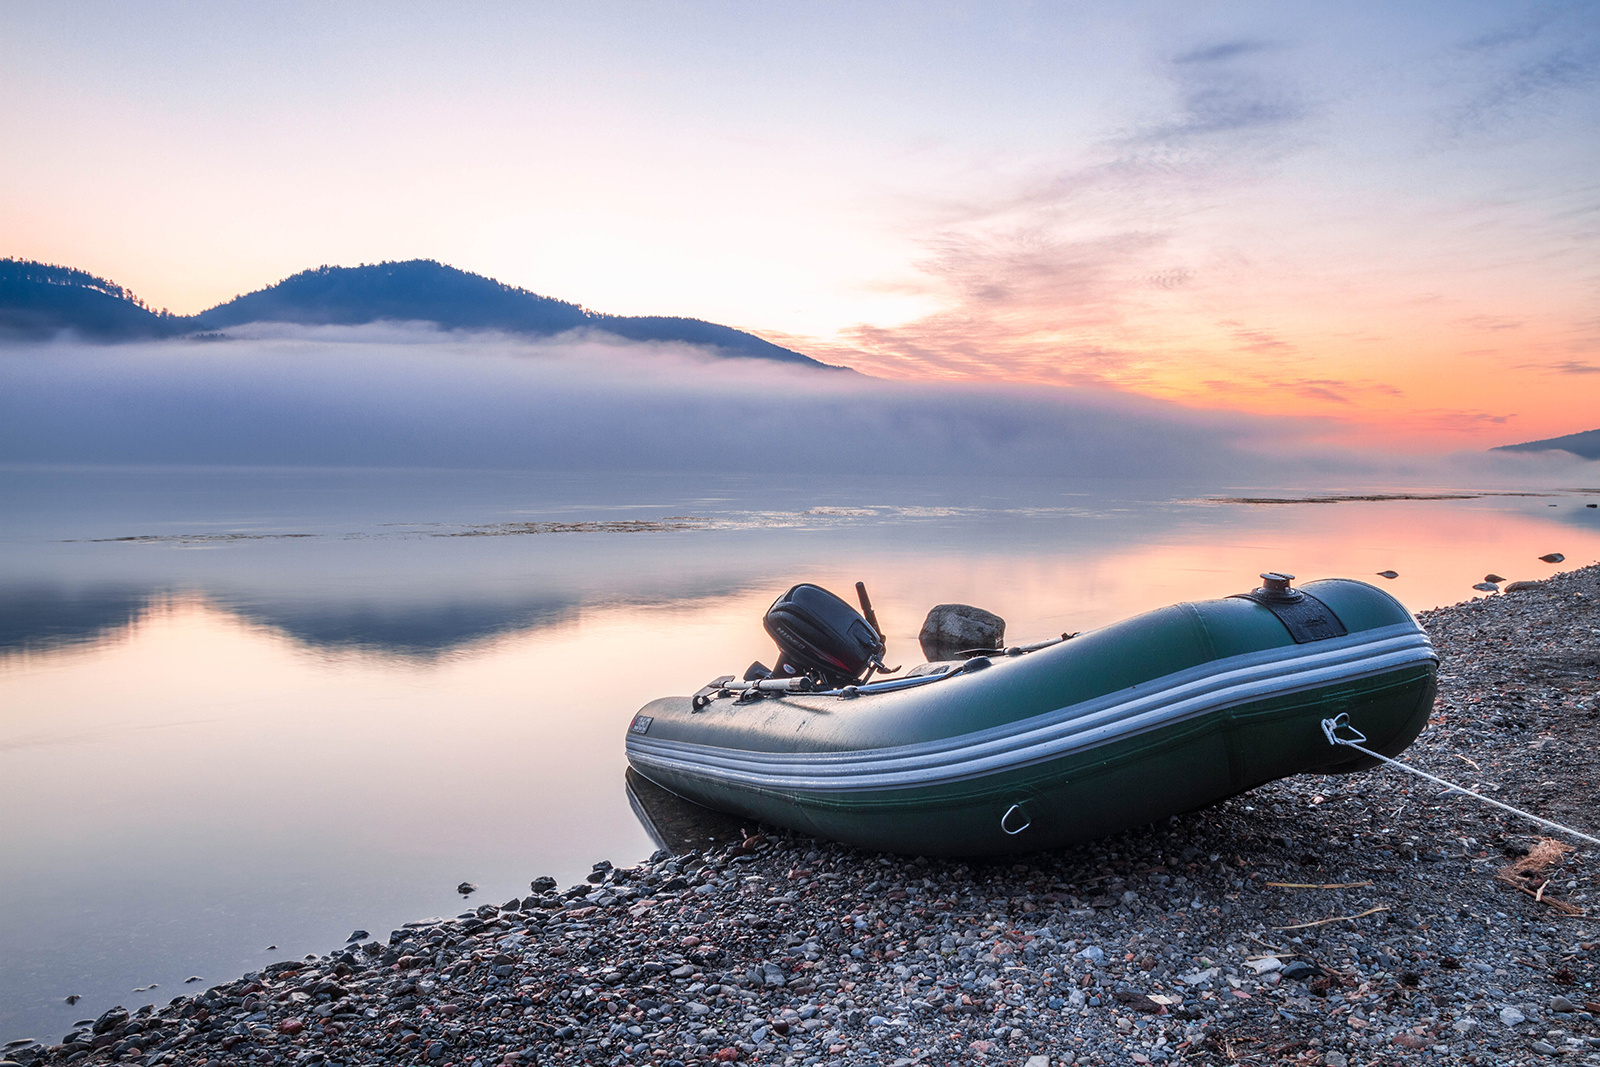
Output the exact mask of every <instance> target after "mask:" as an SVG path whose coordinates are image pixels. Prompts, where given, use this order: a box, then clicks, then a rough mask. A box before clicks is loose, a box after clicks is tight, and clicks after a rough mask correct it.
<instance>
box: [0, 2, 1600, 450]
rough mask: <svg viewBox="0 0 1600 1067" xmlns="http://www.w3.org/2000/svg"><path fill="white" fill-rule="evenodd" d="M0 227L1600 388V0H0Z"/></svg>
mask: <svg viewBox="0 0 1600 1067" xmlns="http://www.w3.org/2000/svg"><path fill="white" fill-rule="evenodd" d="M0 145H3V146H4V151H3V152H0V255H10V256H17V257H22V258H28V259H38V260H44V261H46V262H53V263H61V264H66V265H70V266H75V267H78V268H81V269H85V270H89V271H91V272H94V273H96V274H100V275H102V276H106V277H109V278H111V279H113V280H115V281H116V282H118V283H120V284H122V285H125V286H128V287H129V288H131V289H132V290H133V291H135V292H136V293H138V294H139V295H140V296H141V297H143V298H144V299H145V300H147V301H148V302H149V303H150V304H152V305H153V306H156V307H166V308H170V309H171V310H173V311H175V312H180V313H191V312H195V311H198V310H201V309H203V308H205V307H208V306H211V305H213V304H215V303H218V302H220V301H222V300H225V299H228V298H230V297H232V296H234V295H235V294H237V293H241V292H247V291H250V290H253V289H257V288H260V287H262V286H263V285H267V284H270V283H272V282H274V281H276V280H278V279H280V278H283V277H286V276H287V275H289V274H292V273H294V272H296V271H299V270H301V269H304V268H306V267H309V266H315V265H318V264H322V263H332V264H343V265H356V264H359V263H370V262H378V261H381V260H386V259H409V258H417V257H425V258H432V259H438V260H440V261H443V262H446V263H449V264H451V265H453V266H457V267H461V268H463V269H466V270H471V271H475V272H477V273H481V274H486V275H489V276H491V277H495V278H498V279H499V280H501V281H504V282H507V283H509V284H512V285H517V286H522V287H525V288H528V289H531V290H533V291H535V292H539V293H543V294H546V295H550V296H555V297H559V298H562V299H566V300H572V301H576V302H579V303H582V304H584V305H585V306H588V307H591V308H594V309H596V310H599V311H605V312H610V313H615V314H673V315H688V316H693V317H697V318H703V319H708V320H711V321H715V322H722V323H726V324H728V325H732V326H737V327H740V328H743V329H748V330H751V331H752V332H755V333H759V334H761V335H762V336H765V337H768V338H770V339H772V340H775V341H778V342H779V343H783V344H787V345H789V346H791V347H794V348H796V349H798V350H800V351H804V352H806V353H808V354H810V355H814V356H817V357H818V358H821V359H824V360H826V361H829V362H835V363H843V364H847V365H849V366H852V367H855V368H857V369H859V370H862V371H864V372H866V373H868V374H871V375H875V376H879V377H884V378H891V379H904V380H907V381H911V382H916V383H931V382H955V383H960V382H968V383H985V384H989V385H999V386H1006V387H1014V388H1017V389H1021V390H1027V389H1029V388H1034V387H1039V386H1050V387H1059V388H1062V389H1065V390H1068V391H1071V390H1074V389H1087V390H1091V391H1093V392H1094V393H1095V394H1096V395H1101V394H1104V393H1106V392H1115V393H1122V394H1132V396H1133V398H1135V399H1137V398H1148V399H1151V400H1155V401H1161V402H1167V403H1170V404H1175V405H1177V406H1180V407H1182V408H1186V409H1194V410H1196V411H1197V412H1200V413H1205V412H1232V413H1244V414H1246V415H1250V416H1260V417H1266V418H1279V417H1285V416H1288V417H1303V418H1305V419H1307V420H1308V422H1307V425H1308V426H1314V427H1316V432H1317V433H1318V434H1321V435H1323V436H1324V437H1325V438H1326V439H1328V440H1330V441H1334V442H1338V443H1342V444H1345V445H1360V446H1362V447H1381V448H1392V449H1398V450H1414V451H1415V450H1420V451H1429V450H1431V451H1448V450H1454V449H1476V448H1484V447H1489V446H1491V445H1496V444H1504V443H1510V442H1514V441H1523V440H1529V439H1534V438H1542V437H1548V436H1553V435H1558V434H1564V433H1571V432H1576V431H1580V430H1587V429H1593V428H1595V427H1596V426H1600V255H1597V252H1600V3H1593V2H1590V3H1553V4H1517V5H1507V4H1501V3H1473V2H1464V0H1451V2H1448V3H1444V2H1440V3H1409V4H1394V3H1383V4H1379V3H1348V4H1341V5H1321V6H1319V7H1317V8H1313V7H1312V6H1311V5H1291V4H1281V3H1278V4H1250V3H1218V4H1205V5H1198V4H1192V3H1075V4H1066V3H1061V4H1028V3H1014V4H1004V3H982V4H979V3H972V4H967V3H954V2H951V3H938V2H927V3H876V4H875V3H850V4H826V3H818V4H792V5H777V4H748V3H726V4H723V3H677V4H672V3H651V4H626V3H595V4H570V5H563V4H541V5H525V4H487V3H480V4H471V3H463V4H451V5H442V4H416V5H407V4H403V3H385V4H371V5H367V4H358V3H317V4H296V3H282V4H274V5H214V4H204V5H202V4H150V3H126V2H124V3H104V4H101V3H87V2H84V3H72V2H68V3H62V4H51V5H43V4H33V3H22V2H13V0H0Z"/></svg>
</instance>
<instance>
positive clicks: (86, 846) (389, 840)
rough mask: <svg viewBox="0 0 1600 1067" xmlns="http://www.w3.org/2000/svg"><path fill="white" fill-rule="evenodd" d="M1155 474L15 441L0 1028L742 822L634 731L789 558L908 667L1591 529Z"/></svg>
mask: <svg viewBox="0 0 1600 1067" xmlns="http://www.w3.org/2000/svg"><path fill="white" fill-rule="evenodd" d="M1145 489H1146V491H1147V492H1146V495H1145V496H1144V497H1143V498H1139V497H1136V496H1130V495H1129V494H1128V493H1127V492H1124V491H1122V490H1120V489H1115V490H1114V489H1109V488H1107V487H1106V486H1103V485H1102V486H1099V487H1095V486H1083V485H1076V486H1075V485H1071V484H1067V483H1040V482H1033V483H1026V484H1023V483H1016V484H1009V483H1003V482H997V481H995V480H993V479H982V480H979V479H968V480H964V481H962V480H939V481H937V482H931V483H919V484H912V483H906V484H890V483H880V484H876V485H858V486H855V487H853V488H850V489H848V490H846V489H841V488H839V487H836V486H835V487H830V486H816V485H811V486H807V485H804V484H792V485H786V486H781V487H771V486H765V485H753V484H751V483H748V482H746V483H738V482H731V481H726V480H724V481H720V482H712V481H707V480H704V479H701V480H694V479H680V480H676V481H673V480H663V479H661V478H644V479H639V480H636V481H632V482H629V481H627V480H626V479H617V480H612V481H610V482H607V483H604V484H600V483H595V482H593V481H583V480H572V479H559V478H547V479H538V478H529V477H524V476H516V475H505V476H494V475H491V474H487V473H483V472H479V473H477V474H472V475H458V474H453V473H438V472H431V473H430V472H411V473H409V474H408V473H403V472H349V471H345V472H339V471H334V472H328V471H316V472H294V471H284V470H278V471H264V472H253V473H252V472H218V471H202V472H187V473H186V472H181V471H178V472H172V471H168V472H161V471H142V472H110V471H89V472H78V473H73V472H62V471H46V472H34V473H27V472H24V473H20V474H19V473H16V472H11V473H10V474H8V473H7V472H5V471H0V500H4V503H5V507H6V518H7V523H6V526H5V528H4V529H3V530H0V811H4V812H5V813H6V816H7V817H6V818H5V819H4V820H0V855H4V856H6V859H7V862H6V863H5V864H0V1038H5V1039H9V1038H11V1037H14V1036H23V1035H24V1034H25V1033H26V1034H33V1035H35V1036H39V1037H43V1038H56V1037H59V1036H60V1035H61V1034H62V1033H65V1032H66V1031H67V1029H69V1027H70V1024H71V1023H72V1022H73V1020H75V1019H78V1018H81V1017H84V1016H94V1015H97V1014H99V1013H100V1012H101V1011H103V1010H105V1008H107V1007H109V1006H111V1005H113V1004H118V1003H120V1004H124V1005H125V1006H127V1007H129V1008H130V1009H132V1008H137V1007H138V1006H139V1005H140V1004H141V1003H144V1002H146V1001H153V1000H158V999H159V1000H162V1001H164V1000H166V999H168V998H170V997H171V996H172V995H173V991H174V990H181V989H182V988H184V981H183V980H184V978H185V977H186V976H188V975H200V976H202V977H203V978H205V979H206V981H207V983H208V984H209V983H212V982H215V981H219V980H222V979H226V978H231V977H236V976H237V975H239V974H242V973H244V972H245V971H248V970H252V969H254V968H256V967H259V966H261V965H262V964H264V963H266V962H269V961H270V960H273V959H281V958H285V957H288V956H294V955H299V954H303V953H305V952H308V951H318V952H321V951H326V950H328V949H329V948H331V947H333V946H335V945H337V944H339V943H341V941H342V939H343V938H344V937H345V936H346V935H347V934H348V932H349V931H350V930H351V929H352V928H356V927H363V928H366V929H369V930H372V931H374V932H375V933H379V934H380V936H381V931H383V930H386V929H389V928H390V927H394V926H398V925H399V924H400V923H402V922H406V921H409V920H412V919H417V918H420V917H422V916H425V915H429V914H451V913H454V912H456V911H459V910H460V908H461V900H460V897H459V896H458V895H457V894H456V893H455V892H454V887H455V886H456V885H457V884H458V883H460V882H462V881H470V882H474V883H477V884H478V885H480V886H482V887H483V888H482V890H481V891H480V895H478V896H475V897H474V898H473V900H474V902H475V903H476V902H482V901H484V900H487V901H489V902H491V903H498V902H499V901H503V900H506V899H507V898H509V897H511V896H512V895H525V894H526V892H527V891H528V883H529V880H530V879H532V878H533V877H535V876H539V875H545V874H549V875H553V876H555V877H557V878H558V879H560V880H561V881H562V882H563V883H564V884H572V883H574V882H577V881H580V880H582V878H583V877H584V876H585V875H586V874H587V873H589V870H590V867H591V865H592V864H593V863H594V862H595V861H597V860H600V859H609V860H611V861H612V862H614V863H617V864H619V865H627V864H631V863H634V862H637V861H638V860H639V859H642V858H643V857H644V856H646V855H648V854H649V853H650V852H651V851H652V850H653V849H655V848H658V847H667V848H671V849H674V850H677V849H683V850H689V849H692V848H695V847H700V846H703V843H704V840H703V839H707V838H711V837H716V838H717V839H718V840H722V839H723V838H724V836H728V837H731V836H732V835H733V834H736V833H738V832H739V831H740V830H741V829H743V828H744V827H742V826H739V825H733V823H734V822H737V820H732V821H729V820H726V819H725V817H722V816H718V815H716V814H715V813H706V812H704V811H702V810H699V809H694V808H692V806H691V807H685V805H684V803H683V802H681V801H677V799H676V798H672V797H670V796H663V795H660V793H659V791H657V792H656V793H651V792H650V787H649V784H648V783H640V782H637V781H634V782H631V783H630V782H629V781H628V780H627V778H626V777H625V771H626V761H625V758H624V755H623V743H622V742H623V735H624V731H625V729H626V727H627V723H628V721H629V719H630V717H631V716H632V715H633V713H634V712H635V711H637V710H638V708H639V707H641V706H642V705H643V704H644V703H646V702H647V701H649V700H651V699H653V698H655V697H658V696H663V695H668V694H672V693H689V692H692V691H693V690H694V689H696V688H698V687H699V686H700V685H701V684H703V683H704V682H706V681H707V680H709V679H710V678H713V677H715V676H717V675H719V674H727V673H737V672H739V671H742V670H743V668H744V667H745V665H746V664H748V663H750V662H751V660H754V659H766V660H767V661H768V662H769V663H770V662H771V659H770V657H771V655H772V651H773V650H772V645H771V642H770V641H769V640H768V638H767V636H766V634H765V633H764V632H763V630H762V628H761V621H760V620H761V614H762V612H763V611H764V609H765V608H766V607H767V605H768V604H769V603H770V602H771V601H772V599H773V597H775V596H776V595H777V594H778V593H780V592H782V591H783V590H784V589H785V588H786V587H787V586H789V585H790V584H792V583H794V582H796V581H802V580H805V581H814V582H818V583H820V584H822V585H824V586H828V587H831V588H834V589H836V590H838V591H840V592H845V593H848V591H849V588H850V585H851V583H853V582H855V581H856V580H858V579H859V580H864V581H865V582H866V583H867V585H868V586H869V588H870V589H871V592H872V597H873V601H874V604H875V605H876V607H877V612H878V616H879V618H880V619H881V620H882V621H883V623H884V625H885V627H886V630H887V634H888V639H889V654H890V658H891V661H892V662H905V663H915V662H917V661H918V660H919V658H920V657H919V656H918V652H917V631H918V629H919V628H920V625H921V623H922V619H923V617H924V615H925V613H926V612H927V610H928V608H929V607H930V606H932V605H933V604H935V603H949V602H962V603H971V604H977V605H980V606H982V607H985V608H988V609H991V610H993V611H996V612H998V613H999V614H1000V615H1002V616H1003V617H1004V618H1005V619H1006V621H1007V624H1008V626H1007V633H1008V636H1009V637H1010V639H1011V640H1014V641H1019V642H1020V641H1027V640H1030V639H1035V638H1040V637H1046V636H1049V635H1051V634H1052V633H1060V632H1062V631H1065V630H1085V629H1090V628H1093V627H1096V626H1100V625H1104V624H1106V623H1108V622H1111V621H1114V620H1116V619H1119V618H1123V617H1126V616H1128V615H1132V614H1135V613H1137V612H1139V611H1143V610H1147V609H1150V608H1154V607H1158V606H1161V605H1164V604H1170V603H1173V602H1176V601H1181V600H1188V599H1203V598H1209V597H1215V596H1224V595H1227V594H1229V593H1236V592H1242V591H1244V590H1247V589H1249V588H1251V587H1252V586H1253V585H1254V584H1256V577H1255V576H1256V574H1257V573H1258V572H1260V571H1263V570H1274V569H1276V570H1287V571H1290V572H1293V573H1296V574H1298V575H1300V578H1301V580H1302V581H1305V580H1310V579H1313V578H1316V577H1323V576H1329V575H1346V576H1351V577H1357V578H1361V577H1367V578H1368V580H1370V581H1373V582H1375V583H1379V584H1381V585H1382V586H1383V588H1384V589H1386V590H1388V591H1389V592H1391V593H1393V594H1395V595H1396V596H1397V597H1399V598H1400V599H1401V600H1402V601H1403V602H1404V603H1406V604H1407V605H1408V606H1409V607H1411V608H1413V609H1421V608H1425V607H1429V606H1431V605H1434V604H1440V603H1447V602H1451V601H1455V600H1459V599H1462V598H1463V597H1467V596H1471V595H1472V588H1471V586H1472V583H1473V582H1475V581H1478V580H1479V579H1480V578H1481V577H1482V575H1483V574H1484V573H1486V572H1487V571H1490V570H1494V571H1498V572H1499V573H1501V574H1504V575H1506V576H1507V577H1508V578H1512V579H1518V578H1539V577H1542V576H1544V575H1546V574H1549V573H1551V572H1552V571H1554V570H1556V569H1560V567H1572V566H1578V565H1582V564H1584V563H1587V562H1589V561H1590V560H1592V559H1593V558H1595V557H1596V556H1597V555H1600V512H1597V511H1596V510H1589V509H1586V508H1584V506H1583V505H1584V504H1585V503H1588V502H1591V501H1593V500H1594V499H1595V497H1594V496H1593V495H1592V494H1590V495H1585V494H1580V493H1576V492H1555V493H1553V494H1552V495H1550V496H1548V497H1540V498H1474V499H1468V500H1431V501H1429V500H1395V501H1374V502H1348V503H1341V504H1335V505H1297V504H1285V505H1272V506H1259V507H1258V506H1251V505H1219V504H1207V503H1203V502H1201V503H1196V502H1194V501H1193V499H1192V498H1194V497H1195V496H1197V495H1200V494H1199V493H1198V492H1197V491H1196V490H1194V489H1192V488H1186V489H1184V490H1183V491H1181V492H1180V491H1178V490H1177V489H1171V490H1168V491H1162V490H1159V488H1158V487H1156V488H1153V487H1148V486H1147V487H1145ZM1303 493H1304V491H1303V490H1299V491H1290V490H1285V491H1282V493H1281V495H1303ZM1217 495H1220V493H1218V494H1217ZM1235 495H1251V496H1259V495H1268V494H1266V493H1264V492H1252V493H1249V494H1235ZM1271 495H1280V494H1279V493H1273V494H1271ZM1551 504H1554V505H1556V506H1555V507H1551V506H1550V505H1551ZM686 517H688V518H686ZM462 532H467V533H470V534H471V536H456V534H459V533H462ZM1557 551H1559V552H1563V553H1565V555H1566V557H1567V562H1566V563H1564V564H1561V565H1560V567H1557V566H1552V565H1548V564H1544V563H1541V562H1539V561H1538V557H1539V556H1540V555H1542V554H1545V553H1549V552H1557ZM1390 569H1392V570H1394V571H1397V572H1398V573H1399V577H1398V578H1396V579H1394V580H1392V581H1388V580H1385V579H1382V578H1377V577H1373V575H1375V573H1376V572H1378V571H1383V570H1390ZM630 785H631V792H632V799H631V800H630V795H629V787H630ZM636 810H637V812H638V814H637V815H636ZM267 945H274V946H277V947H276V948H275V949H273V950H272V951H271V952H267V951H266V948H265V947H266V946H267ZM152 982H154V983H157V984H158V988H157V989H156V990H155V991H154V992H148V993H137V994H136V993H133V992H131V991H132V990H134V989H136V988H141V987H149V986H150V984H151V983H152ZM68 994H80V995H82V996H83V998H84V1000H83V1002H82V1003H80V1004H78V1005H77V1006H76V1007H69V1006H67V1005H65V1003H64V998H65V997H66V996H67V995H68Z"/></svg>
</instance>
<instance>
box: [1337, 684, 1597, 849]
mask: <svg viewBox="0 0 1600 1067" xmlns="http://www.w3.org/2000/svg"><path fill="white" fill-rule="evenodd" d="M1340 730H1344V731H1346V732H1347V733H1349V734H1353V735H1354V736H1353V737H1341V736H1339V731H1340ZM1322 733H1323V736H1324V737H1326V738H1327V739H1328V744H1330V745H1343V746H1344V747H1345V748H1353V749H1355V750H1356V751H1357V752H1360V753H1363V754H1365V755H1368V756H1371V757H1372V758H1373V759H1376V760H1382V761H1383V762H1384V763H1387V764H1388V765H1389V766H1391V767H1398V768H1399V769H1400V770H1402V771H1405V772H1406V773H1407V774H1414V775H1416V776H1417V777H1418V778H1426V779H1427V780H1428V781H1430V782H1434V783H1436V784H1438V785H1442V786H1445V787H1446V788H1447V789H1449V790H1450V791H1452V792H1456V793H1465V794H1466V795H1467V796H1469V797H1474V798H1476V799H1478V800H1481V801H1483V802H1484V803H1485V804H1488V805H1490V806H1492V807H1496V808H1499V809H1500V810H1501V811H1509V812H1510V813H1511V814H1513V815H1520V816H1521V817H1522V818H1524V819H1527V820H1528V821H1530V822H1536V823H1538V824H1539V825H1540V826H1548V827H1549V828H1550V829H1552V830H1555V831H1557V832H1559V833H1563V834H1566V835H1568V836H1569V837H1575V838H1577V839H1578V840H1580V841H1587V842H1589V843H1590V844H1591V845H1600V837H1590V836H1589V835H1588V834H1586V833H1583V832H1582V831H1581V830H1574V829H1573V828H1572V827H1570V826H1563V825H1562V824H1561V823H1558V822H1551V821H1550V820H1549V819H1542V818H1540V817H1539V816H1537V815H1533V814H1530V813H1528V812H1526V811H1523V810H1522V809H1520V808H1513V807H1512V806H1511V805H1510V804H1502V803H1501V802H1500V801H1498V800H1493V799H1491V798H1489V797H1486V796H1484V795H1483V794H1482V793H1474V792H1473V791H1472V790H1470V789H1468V788H1467V787H1466V786H1461V785H1456V784H1455V783H1454V782H1447V781H1445V780H1444V779H1443V778H1438V777H1435V776H1434V775H1431V774H1429V773H1428V772H1427V771H1420V770H1418V769H1417V768H1415V767H1413V766H1411V765H1410V764H1406V763H1401V762H1400V761H1399V760H1393V759H1390V758H1389V757H1388V756H1385V755H1383V754H1382V753H1381V752H1374V751H1372V749H1370V748H1367V747H1365V745H1364V742H1365V741H1366V740H1367V735H1366V734H1364V733H1362V732H1361V731H1360V730H1357V729H1356V728H1355V727H1354V726H1351V725H1350V716H1349V715H1345V714H1340V715H1338V716H1337V717H1335V718H1332V719H1323V720H1322Z"/></svg>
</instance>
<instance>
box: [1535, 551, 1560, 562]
mask: <svg viewBox="0 0 1600 1067" xmlns="http://www.w3.org/2000/svg"><path fill="white" fill-rule="evenodd" d="M1539 559H1540V560H1542V561H1543V562H1545V563H1565V562H1566V560H1567V557H1566V556H1563V555H1562V554H1561V553H1559V552H1551V553H1550V554H1548V555H1544V556H1540V557H1539Z"/></svg>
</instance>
